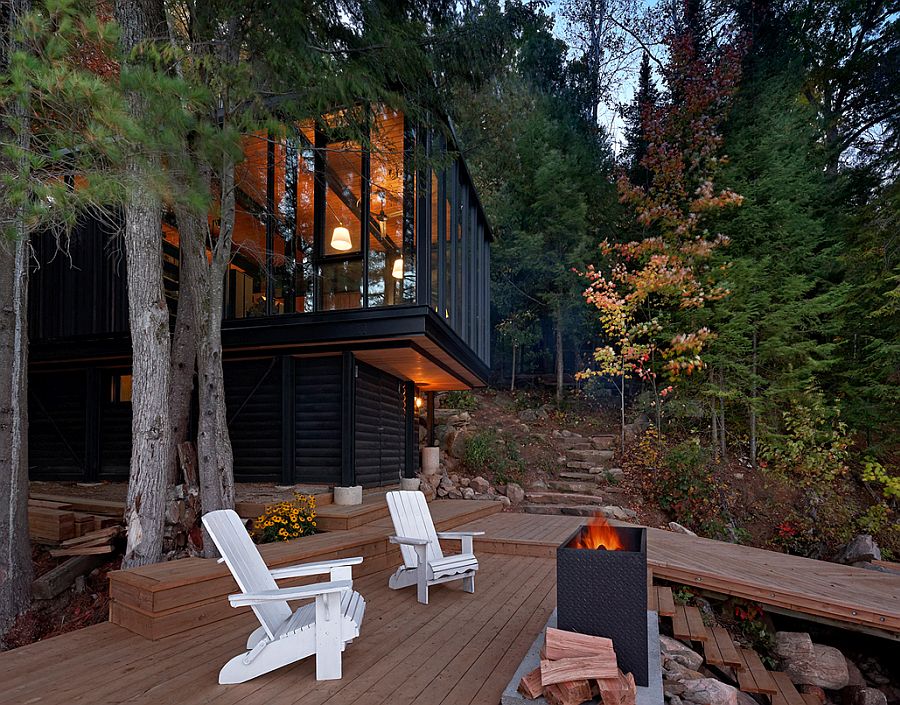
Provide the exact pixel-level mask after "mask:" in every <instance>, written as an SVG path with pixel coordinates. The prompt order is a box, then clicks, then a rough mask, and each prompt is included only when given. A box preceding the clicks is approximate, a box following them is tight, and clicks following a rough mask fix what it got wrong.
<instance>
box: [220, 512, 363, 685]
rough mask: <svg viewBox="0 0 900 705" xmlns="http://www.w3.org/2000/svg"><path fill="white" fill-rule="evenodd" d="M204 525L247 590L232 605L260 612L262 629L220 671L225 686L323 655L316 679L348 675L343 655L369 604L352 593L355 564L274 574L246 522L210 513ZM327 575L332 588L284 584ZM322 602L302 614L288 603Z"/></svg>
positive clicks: (298, 567)
mask: <svg viewBox="0 0 900 705" xmlns="http://www.w3.org/2000/svg"><path fill="white" fill-rule="evenodd" d="M203 525H204V526H205V527H206V530H207V531H208V532H209V535H210V536H211V537H212V540H213V543H215V544H216V548H218V549H219V553H221V554H222V558H220V559H219V562H223V561H224V563H225V564H226V565H227V566H228V568H229V570H230V571H231V574H232V575H233V576H234V579H235V581H236V582H237V584H238V587H239V588H240V590H241V593H240V594H239V595H229V596H228V600H229V602H231V606H232V607H244V606H247V605H249V606H250V607H252V608H253V611H254V612H255V613H256V616H257V618H258V619H259V623H260V626H259V628H258V629H256V630H254V631H253V633H252V634H250V636H249V638H248V639H247V649H249V651H247V652H246V653H243V654H240V655H239V656H235V657H234V658H233V659H231V660H230V661H229V662H228V663H226V664H225V666H223V667H222V670H221V671H219V683H222V684H228V683H243V682H244V681H248V680H250V679H251V678H256V677H257V676H260V675H262V674H263V673H268V672H269V671H273V670H275V669H276V668H281V667H282V666H286V665H287V664H289V663H293V662H294V661H299V660H300V659H302V658H306V657H307V656H311V655H312V654H315V655H316V680H320V681H321V680H336V679H338V678H340V677H341V652H342V651H343V650H344V648H345V646H346V645H347V643H348V642H350V641H352V640H353V639H355V638H356V637H358V636H359V628H360V625H361V624H362V619H363V614H364V613H365V610H366V601H365V600H364V599H363V598H362V595H360V594H359V593H358V592H355V591H354V590H353V589H352V588H353V580H352V570H353V569H352V566H354V565H359V564H360V563H362V560H363V559H362V558H344V559H341V560H335V561H325V562H323V563H307V564H301V565H296V566H290V567H287V568H276V569H274V570H269V568H268V567H267V566H266V564H265V562H264V561H263V559H262V556H261V555H260V554H259V551H258V550H257V548H256V545H255V544H254V543H253V541H252V540H251V539H250V535H249V534H248V533H247V530H246V529H245V528H244V524H243V522H242V521H241V519H240V517H239V516H238V515H237V514H236V513H235V512H233V511H232V510H230V509H223V510H219V511H215V512H209V513H208V514H204V515H203ZM324 574H328V575H329V577H330V581H329V582H327V583H313V584H312V585H304V586H301V587H288V588H279V587H278V585H277V584H276V583H275V581H276V580H279V579H282V578H298V577H302V576H310V575H324ZM310 598H315V602H310V603H307V604H305V605H303V606H302V607H300V608H298V609H297V610H296V611H294V610H292V609H291V608H290V606H289V605H288V601H289V600H304V599H310Z"/></svg>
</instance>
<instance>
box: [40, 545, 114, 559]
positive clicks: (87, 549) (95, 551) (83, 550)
mask: <svg viewBox="0 0 900 705" xmlns="http://www.w3.org/2000/svg"><path fill="white" fill-rule="evenodd" d="M112 551H113V547H112V546H110V545H109V544H106V545H105V546H73V547H72V548H51V549H50V555H51V556H53V557H54V558H59V557H60V556H96V555H100V554H102V553H112Z"/></svg>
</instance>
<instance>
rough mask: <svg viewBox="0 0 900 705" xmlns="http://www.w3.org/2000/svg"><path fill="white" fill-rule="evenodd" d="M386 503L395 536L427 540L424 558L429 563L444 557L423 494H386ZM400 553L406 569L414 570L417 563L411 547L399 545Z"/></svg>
mask: <svg viewBox="0 0 900 705" xmlns="http://www.w3.org/2000/svg"><path fill="white" fill-rule="evenodd" d="M387 503H388V508H389V509H390V510H391V519H392V520H393V522H394V532H395V533H396V534H397V536H403V537H406V538H410V539H427V541H428V547H427V549H426V551H427V553H426V556H427V559H428V561H429V562H431V561H434V560H438V559H440V558H443V557H444V554H443V552H442V551H441V544H440V542H439V541H438V537H437V532H436V531H435V530H434V522H433V521H432V520H431V512H430V511H429V510H428V502H426V501H425V495H424V494H422V493H421V492H418V491H415V492H408V491H396V492H388V493H387ZM400 552H401V553H402V554H403V563H404V564H405V565H406V567H407V568H415V566H416V564H417V562H418V561H417V560H416V550H415V549H414V548H413V547H412V546H403V545H401V546H400Z"/></svg>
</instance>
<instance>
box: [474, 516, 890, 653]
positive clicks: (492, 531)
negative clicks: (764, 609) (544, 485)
mask: <svg viewBox="0 0 900 705" xmlns="http://www.w3.org/2000/svg"><path fill="white" fill-rule="evenodd" d="M584 522H585V519H583V518H581V517H565V516H542V515H536V514H496V515H494V516H491V517H485V518H482V519H478V520H475V521H472V522H470V523H468V524H466V525H465V526H463V527H460V529H466V530H479V531H485V532H486V535H485V536H484V537H483V538H481V539H477V540H476V543H475V550H476V552H478V551H482V552H486V551H487V552H494V553H504V554H510V555H518V556H533V557H543V558H552V557H554V556H555V554H556V547H557V546H558V545H559V544H560V543H561V542H562V541H564V540H565V539H566V537H568V536H569V535H570V534H571V533H572V532H573V531H574V530H575V529H577V528H578V527H579V526H580V525H581V524H583V523H584ZM647 551H648V556H647V562H648V564H649V565H650V566H651V567H652V570H653V575H654V577H656V578H660V579H664V580H669V581H672V582H676V583H682V584H684V585H690V586H694V587H697V588H700V589H704V590H709V591H711V592H717V593H722V594H725V595H733V596H735V597H742V598H745V599H748V600H753V601H756V602H760V603H762V604H764V605H767V606H769V607H770V608H775V609H776V610H782V611H786V612H791V613H799V614H801V615H804V614H805V615H811V616H814V617H817V618H822V619H826V620H829V621H834V622H837V623H840V624H843V625H844V626H857V627H862V628H864V629H866V630H872V631H876V632H879V633H882V635H884V636H889V635H892V634H893V635H894V636H895V637H896V636H897V635H900V575H898V574H895V573H889V572H879V571H874V570H866V569H863V568H854V567H852V566H845V565H839V564H837V563H827V562H825V561H816V560H811V559H809V558H800V557H798V556H789V555H786V554H783V553H776V552H773V551H765V550H762V549H759V548H752V547H749V546H739V545H735V544H731V543H724V542H722V541H713V540H710V539H704V538H698V537H694V536H687V535H685V534H676V533H673V532H671V531H663V530H660V529H648V536H647Z"/></svg>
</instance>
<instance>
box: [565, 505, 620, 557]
mask: <svg viewBox="0 0 900 705" xmlns="http://www.w3.org/2000/svg"><path fill="white" fill-rule="evenodd" d="M572 548H605V549H606V550H608V551H623V550H625V544H623V543H622V539H621V538H619V533H618V532H617V531H616V530H615V528H613V527H612V526H610V525H609V522H608V521H606V518H605V517H604V516H602V515H600V514H596V515H594V518H593V519H591V521H590V522H589V523H588V525H587V526H585V527H584V529H583V530H582V532H581V533H580V534H579V535H578V536H576V537H575V538H574V539H572Z"/></svg>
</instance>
